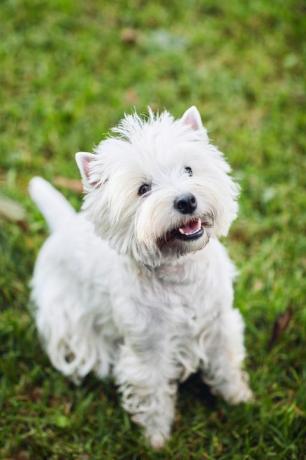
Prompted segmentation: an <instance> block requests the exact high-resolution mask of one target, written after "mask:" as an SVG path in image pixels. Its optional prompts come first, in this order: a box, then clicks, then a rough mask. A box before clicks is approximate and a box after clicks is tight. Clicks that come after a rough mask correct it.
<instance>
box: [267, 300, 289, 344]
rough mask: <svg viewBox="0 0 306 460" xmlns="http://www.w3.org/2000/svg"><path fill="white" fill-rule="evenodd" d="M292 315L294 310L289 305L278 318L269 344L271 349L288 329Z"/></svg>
mask: <svg viewBox="0 0 306 460" xmlns="http://www.w3.org/2000/svg"><path fill="white" fill-rule="evenodd" d="M292 316H293V311H292V308H291V307H289V308H287V310H285V311H284V312H283V313H281V314H280V315H279V316H278V317H277V318H276V320H275V322H274V325H273V331H272V335H271V338H270V341H269V345H268V348H269V350H270V349H271V348H272V347H273V346H274V345H275V343H276V342H277V341H278V340H279V338H280V337H281V335H282V334H283V333H284V332H285V331H286V329H287V328H288V326H289V323H290V321H291V319H292Z"/></svg>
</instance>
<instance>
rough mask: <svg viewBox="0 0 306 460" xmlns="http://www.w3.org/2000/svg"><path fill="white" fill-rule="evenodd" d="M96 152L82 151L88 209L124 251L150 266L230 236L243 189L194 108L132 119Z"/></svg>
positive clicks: (79, 159)
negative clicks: (180, 113) (176, 113)
mask: <svg viewBox="0 0 306 460" xmlns="http://www.w3.org/2000/svg"><path fill="white" fill-rule="evenodd" d="M113 132H114V133H115V135H116V137H111V138H109V139H107V140H105V141H102V142H101V144H100V145H99V146H98V147H97V149H96V153H95V154H88V153H83V152H82V153H78V154H77V156H76V158H77V163H78V166H79V168H80V171H81V175H82V178H83V183H84V188H85V191H86V197H85V201H84V205H83V209H84V211H85V212H86V213H87V215H88V217H89V219H90V220H91V221H92V222H93V224H94V226H95V230H96V233H97V234H98V235H99V236H101V237H102V238H103V239H107V240H108V241H109V243H110V244H111V246H112V247H114V248H115V249H116V250H117V251H118V252H120V253H123V254H128V255H129V256H131V257H133V258H134V259H136V260H137V261H140V262H142V263H144V264H146V265H149V266H157V265H160V264H161V263H162V262H163V261H165V260H169V259H173V258H176V257H178V256H181V255H184V254H187V253H190V252H193V251H197V250H199V249H202V248H204V247H205V246H206V244H207V243H208V241H209V239H210V238H211V237H218V236H221V235H226V233H227V232H228V229H229V226H230V224H231V222H232V220H233V219H234V218H235V216H236V213H237V203H236V198H237V195H238V187H237V185H236V184H235V183H234V182H233V180H232V179H231V177H230V176H229V172H230V168H229V166H228V164H227V163H226V162H225V160H224V158H223V156H222V154H221V153H220V152H219V151H218V150H217V149H216V147H214V146H212V145H211V144H210V143H209V140H208V137H207V133H206V130H205V128H204V127H203V125H202V122H201V118H200V115H199V112H198V111H197V109H196V108H195V107H192V108H190V109H188V110H187V112H185V114H184V115H183V117H182V118H180V119H179V120H174V119H173V118H172V117H171V115H170V114H169V113H167V112H163V113H162V114H161V115H160V116H157V115H153V113H152V112H150V113H149V118H148V120H146V121H144V120H142V119H140V118H139V117H138V116H137V115H132V116H126V117H125V118H124V119H123V120H122V121H121V123H120V124H119V126H118V127H117V128H115V129H114V130H113Z"/></svg>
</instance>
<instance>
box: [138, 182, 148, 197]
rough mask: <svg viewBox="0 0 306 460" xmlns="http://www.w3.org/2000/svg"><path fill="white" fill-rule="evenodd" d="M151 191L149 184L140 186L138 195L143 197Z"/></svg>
mask: <svg viewBox="0 0 306 460" xmlns="http://www.w3.org/2000/svg"><path fill="white" fill-rule="evenodd" d="M150 190H151V185H150V184H142V185H141V186H140V187H139V189H138V195H139V196H141V195H144V194H145V193H148V192H149V191H150Z"/></svg>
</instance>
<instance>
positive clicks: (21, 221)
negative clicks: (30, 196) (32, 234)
mask: <svg viewBox="0 0 306 460" xmlns="http://www.w3.org/2000/svg"><path fill="white" fill-rule="evenodd" d="M0 218H2V219H6V220H9V221H11V222H16V223H17V224H18V225H20V226H21V227H22V228H23V229H24V230H25V229H26V228H27V222H26V213H25V210H24V208H23V206H21V204H19V203H17V202H16V201H14V200H12V199H11V198H7V197H4V196H0Z"/></svg>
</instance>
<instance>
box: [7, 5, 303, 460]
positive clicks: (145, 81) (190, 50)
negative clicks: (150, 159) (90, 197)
mask: <svg viewBox="0 0 306 460" xmlns="http://www.w3.org/2000/svg"><path fill="white" fill-rule="evenodd" d="M165 5H166V2H164V1H161V0H158V1H157V0H155V1H152V2H144V1H140V0H139V1H136V0H135V1H130V2H127V1H117V2H116V1H103V2H102V1H100V2H98V1H93V0H86V1H84V2H83V1H80V0H79V1H77V0H52V1H51V0H49V1H46V0H45V1H43V0H10V1H5V0H3V1H1V3H0V24H1V27H0V34H1V40H0V62H1V69H0V84H1V92H0V119H1V124H0V136H1V137H0V181H1V182H0V183H1V194H2V195H5V196H7V197H10V198H13V199H15V200H17V201H18V202H20V203H21V204H22V205H23V206H24V207H25V208H26V211H27V221H28V226H27V228H24V227H23V228H21V227H20V226H18V225H16V224H14V223H9V222H4V221H1V223H0V225H1V227H0V270H1V271H0V352H1V357H0V373H1V380H0V413H1V416H0V458H1V459H2V458H3V459H16V460H17V459H19V460H21V459H22V460H26V459H31V460H32V459H33V460H42V459H48V460H55V459H65V460H69V459H78V460H85V459H88V460H91V459H103V460H108V459H179V460H181V459H183V460H184V459H198V460H202V459H203V460H205V459H211V460H214V459H222V460H225V459H226V460H236V459H237V460H241V459H244V460H247V459H252V460H253V459H258V460H266V459H275V460H282V459H283V460H288V459H296V460H300V459H302V458H303V455H305V451H306V419H305V413H306V388H305V385H306V384H305V380H306V369H305V363H306V353H305V331H306V312H305V297H306V296H305V294H306V283H305V260H306V259H305V250H306V239H305V229H306V216H305V207H306V206H305V205H306V199H305V190H303V185H305V174H306V168H305V166H306V164H305V163H306V162H305V144H306V142H305V140H306V136H305V127H306V126H305V125H306V123H305V121H306V117H305V92H304V89H305V88H304V86H303V85H304V83H303V70H304V69H303V62H304V60H305V35H306V34H305V30H306V22H305V15H303V13H304V11H305V5H304V3H303V2H302V1H297V0H287V1H281V0H279V1H276V0H275V1H266V0H254V1H243V0H233V1H230V2H225V1H221V0H220V1H213V0H207V1H199V2H196V1H192V0H189V1H181V0H175V1H173V2H168V6H165ZM129 28H131V29H132V33H131V32H126V29H129ZM128 33H130V35H132V37H131V41H132V42H127V41H126V39H124V37H126V35H127V34H128ZM149 104H150V105H151V106H152V107H153V108H159V109H162V108H164V107H167V108H168V109H169V110H170V111H171V112H173V113H174V114H175V115H176V116H178V115H180V114H181V113H182V112H183V111H184V110H185V109H186V108H187V107H188V106H190V105H192V104H196V105H197V106H198V107H199V109H200V111H201V112H202V115H203V119H204V120H205V122H206V124H207V127H208V129H209V132H210V135H211V138H212V139H213V141H215V142H216V143H217V144H218V145H219V146H220V148H221V149H222V150H223V151H224V152H226V155H227V157H228V159H229V161H230V163H231V164H232V166H233V169H234V173H235V176H236V177H237V178H238V179H239V181H240V183H241V186H242V196H241V200H240V204H241V211H240V217H239V219H238V220H237V221H236V223H235V224H234V226H233V228H232V231H231V234H230V237H229V238H228V240H227V242H226V244H227V247H228V248H229V251H230V253H231V256H232V258H233V259H234V260H235V262H236V264H237V266H238V268H239V270H240V277H239V279H238V281H237V285H236V304H237V306H238V307H239V308H240V309H241V311H242V312H243V314H244V317H245V320H246V344H247V348H248V360H247V363H246V364H247V367H248V370H249V372H250V376H251V384H252V387H253V389H254V392H255V395H256V401H255V402H254V404H253V405H250V406H248V407H246V406H239V407H235V408H232V407H229V406H227V405H226V404H225V403H224V402H223V401H221V400H219V399H218V400H216V399H214V398H212V397H211V396H210V395H209V393H208V391H207V389H206V388H204V387H203V386H202V385H201V383H200V382H199V381H198V380H197V379H192V380H191V381H190V382H188V383H187V384H185V385H183V386H182V388H181V391H180V397H179V402H178V408H177V417H176V420H175V424H174V427H173V437H172V439H171V440H170V442H169V444H168V445H167V447H166V449H165V450H164V451H163V452H162V453H159V454H158V453H154V452H153V451H151V450H150V449H149V448H148V447H147V446H146V443H145V441H144V440H143V438H142V435H141V432H140V431H139V430H138V428H136V427H135V426H134V425H133V424H132V423H131V422H130V421H129V418H128V417H127V415H126V414H125V413H124V411H123V410H122V409H121V408H120V404H119V398H118V396H117V394H116V390H115V387H114V385H113V384H112V383H111V382H108V383H101V382H99V381H98V380H96V379H95V378H94V377H91V376H90V377H88V378H87V379H86V381H85V382H84V384H83V385H82V386H81V387H77V388H76V387H74V386H73V385H72V384H70V383H69V382H68V381H67V380H65V378H64V377H63V376H61V375H60V374H59V373H58V372H56V371H55V370H54V369H53V368H52V367H51V365H50V363H49V361H48V359H47V358H46V356H45V354H44V353H43V351H42V349H41V346H40V344H39V341H38V338H37V334H36V331H35V328H34V325H33V321H32V319H31V317H30V315H29V313H28V310H27V307H28V305H29V301H28V296H29V288H28V282H29V279H30V276H31V271H32V268H33V263H34V260H35V256H36V254H37V252H38V250H39V247H40V245H41V244H42V242H43V240H44V239H45V237H46V235H47V230H46V226H45V224H44V222H43V220H42V217H41V216H40V215H39V213H38V211H37V210H36V209H35V207H34V205H33V204H32V203H31V201H30V199H29V197H28V195H27V183H28V181H29V179H30V178H31V177H32V176H33V175H37V174H39V175H42V176H44V177H45V178H47V179H49V180H51V181H52V180H53V178H54V177H56V176H57V175H63V176H67V177H71V178H77V177H78V173H77V169H76V166H75V163H74V153H75V152H76V151H78V150H90V149H91V148H92V146H93V145H94V144H96V143H97V142H98V141H99V140H100V139H101V138H102V137H103V136H104V135H105V133H106V132H107V130H108V129H109V128H110V127H111V126H112V125H113V124H115V123H116V122H117V121H118V119H119V118H120V117H121V116H122V114H123V113H124V112H129V111H130V110H131V109H132V108H133V107H134V106H135V107H136V108H137V110H139V111H140V112H144V111H145V110H146V106H147V105H149ZM64 193H65V194H66V195H67V196H68V198H69V199H70V200H71V201H72V202H73V203H74V204H75V206H77V207H78V206H79V205H80V197H79V196H77V195H76V194H74V193H72V192H67V191H65V190H64ZM289 306H290V307H291V308H292V311H293V317H292V320H291V322H290V324H289V326H288V328H287V329H286V330H285V331H284V332H283V333H282V334H281V336H280V337H279V340H278V341H277V343H276V344H275V346H274V347H273V348H272V349H271V350H268V342H269V340H270V336H271V333H272V329H273V324H274V321H275V319H276V318H277V316H278V315H279V314H280V313H282V312H283V311H285V310H286V309H287V308H288V307H289ZM303 366H304V367H303Z"/></svg>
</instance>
